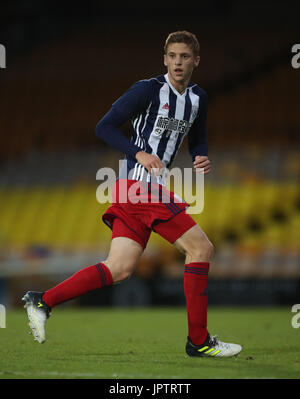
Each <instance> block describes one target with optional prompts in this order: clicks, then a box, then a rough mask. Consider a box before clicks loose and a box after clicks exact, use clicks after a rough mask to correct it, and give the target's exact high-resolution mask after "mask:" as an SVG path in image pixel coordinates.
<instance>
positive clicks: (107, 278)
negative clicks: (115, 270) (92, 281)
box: [95, 263, 113, 287]
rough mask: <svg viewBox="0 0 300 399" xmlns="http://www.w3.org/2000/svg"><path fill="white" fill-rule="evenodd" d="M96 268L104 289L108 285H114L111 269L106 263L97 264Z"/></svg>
mask: <svg viewBox="0 0 300 399" xmlns="http://www.w3.org/2000/svg"><path fill="white" fill-rule="evenodd" d="M95 267H96V269H97V271H98V273H99V277H100V281H101V287H104V286H106V285H112V283H113V278H112V275H111V272H110V270H109V268H108V267H107V266H105V264H104V263H97V264H96V265H95Z"/></svg>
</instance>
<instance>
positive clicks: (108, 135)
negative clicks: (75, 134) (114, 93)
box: [96, 80, 150, 157]
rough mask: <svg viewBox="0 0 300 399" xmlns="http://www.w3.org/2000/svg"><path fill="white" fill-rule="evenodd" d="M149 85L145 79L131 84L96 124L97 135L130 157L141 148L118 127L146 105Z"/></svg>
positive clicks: (141, 110)
mask: <svg viewBox="0 0 300 399" xmlns="http://www.w3.org/2000/svg"><path fill="white" fill-rule="evenodd" d="M149 85H150V82H149V81H147V80H145V81H139V82H137V83H135V84H134V85H133V86H131V87H130V89H129V90H127V91H126V92H125V93H124V94H123V95H122V96H121V97H120V98H118V100H116V101H115V102H114V103H113V104H112V107H111V109H110V110H109V111H108V112H107V113H106V114H105V115H104V116H103V118H102V119H101V120H100V121H99V122H98V123H97V125H96V136H97V137H99V138H100V139H102V140H103V141H105V142H106V143H107V144H108V145H110V146H111V147H113V148H116V149H118V150H119V151H121V152H123V153H124V154H127V155H129V156H131V157H135V154H136V153H137V152H138V151H142V149H141V148H140V147H138V146H137V145H135V144H133V143H132V142H131V141H130V140H128V139H127V137H126V136H125V135H124V134H123V133H122V132H121V131H120V129H119V127H120V126H121V125H122V124H123V123H125V122H127V121H128V120H130V119H132V118H133V117H134V116H135V115H137V114H139V113H141V112H143V111H144V110H145V109H146V108H147V107H148V104H149Z"/></svg>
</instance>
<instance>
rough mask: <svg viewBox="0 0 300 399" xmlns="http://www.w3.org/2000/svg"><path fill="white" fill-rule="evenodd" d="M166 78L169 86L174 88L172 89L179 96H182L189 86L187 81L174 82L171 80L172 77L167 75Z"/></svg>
mask: <svg viewBox="0 0 300 399" xmlns="http://www.w3.org/2000/svg"><path fill="white" fill-rule="evenodd" d="M168 78H169V81H170V83H171V85H172V86H173V87H174V89H176V90H177V91H178V93H179V94H183V93H184V92H185V90H186V88H187V86H188V84H189V81H180V82H178V81H176V80H174V79H173V78H172V76H170V74H169V73H168Z"/></svg>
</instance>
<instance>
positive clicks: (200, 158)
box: [193, 155, 210, 174]
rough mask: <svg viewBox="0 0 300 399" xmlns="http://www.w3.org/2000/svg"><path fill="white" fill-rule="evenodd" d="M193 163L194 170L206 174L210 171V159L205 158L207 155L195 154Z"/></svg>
mask: <svg viewBox="0 0 300 399" xmlns="http://www.w3.org/2000/svg"><path fill="white" fill-rule="evenodd" d="M193 165H194V169H195V171H196V172H202V173H204V174H206V173H208V172H209V171H210V160H209V159H208V158H207V156H204V155H196V157H195V161H194V164H193ZM201 169H202V170H201Z"/></svg>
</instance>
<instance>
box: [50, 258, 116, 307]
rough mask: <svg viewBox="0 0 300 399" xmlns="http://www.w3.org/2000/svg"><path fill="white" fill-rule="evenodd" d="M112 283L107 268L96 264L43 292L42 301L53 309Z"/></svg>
mask: <svg viewBox="0 0 300 399" xmlns="http://www.w3.org/2000/svg"><path fill="white" fill-rule="evenodd" d="M112 283H113V278H112V275H111V273H110V270H109V269H108V267H107V266H105V265H104V264H103V263H97V264H96V265H93V266H87V267H85V268H84V269H81V270H79V271H78V272H76V273H75V274H73V276H71V277H69V278H68V279H67V280H65V281H63V282H62V283H60V284H58V285H57V286H56V287H53V288H50V289H49V290H47V291H45V293H44V294H43V300H44V301H45V302H46V304H47V305H48V306H50V307H51V308H53V307H54V306H56V305H59V304H60V303H63V302H66V301H68V300H70V299H73V298H76V297H78V296H80V295H83V294H85V293H87V292H89V291H93V290H96V289H98V288H101V287H104V286H106V285H112Z"/></svg>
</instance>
